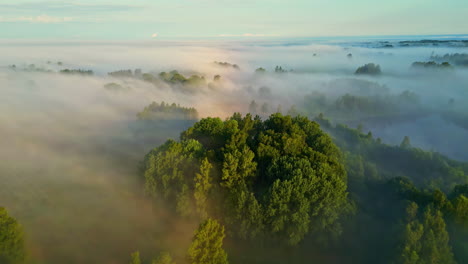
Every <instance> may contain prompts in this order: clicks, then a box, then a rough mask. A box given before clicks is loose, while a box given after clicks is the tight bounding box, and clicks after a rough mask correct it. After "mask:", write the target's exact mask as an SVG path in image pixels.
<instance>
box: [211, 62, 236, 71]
mask: <svg viewBox="0 0 468 264" xmlns="http://www.w3.org/2000/svg"><path fill="white" fill-rule="evenodd" d="M214 64H216V65H218V66H221V67H225V68H233V69H236V70H240V68H239V66H238V65H237V64H231V63H229V62H220V61H215V62H214Z"/></svg>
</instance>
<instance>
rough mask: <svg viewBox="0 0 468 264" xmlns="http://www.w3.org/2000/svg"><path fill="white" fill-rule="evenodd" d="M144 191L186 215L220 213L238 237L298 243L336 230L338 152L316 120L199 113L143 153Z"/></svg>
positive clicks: (342, 200) (340, 190)
mask: <svg viewBox="0 0 468 264" xmlns="http://www.w3.org/2000/svg"><path fill="white" fill-rule="evenodd" d="M144 178H145V191H146V193H147V194H148V195H150V196H153V197H156V198H162V199H163V200H165V201H167V202H168V205H170V206H171V207H172V208H173V209H174V210H175V211H176V212H178V213H179V214H180V215H181V216H185V217H198V218H205V217H207V216H208V217H220V218H221V219H220V221H221V222H222V223H223V224H225V225H226V228H227V233H228V234H229V235H232V236H235V237H236V238H239V239H254V238H255V237H258V236H263V237H266V238H269V239H277V241H281V242H283V243H285V244H289V245H295V244H298V243H299V242H301V241H302V240H303V239H304V238H305V236H306V235H307V234H313V235H312V237H313V238H317V239H319V238H323V235H324V234H328V235H329V234H334V235H339V233H340V221H339V219H340V217H341V216H342V215H343V214H344V213H345V212H346V208H347V206H348V199H347V190H346V189H347V182H346V173H345V170H344V166H343V164H342V163H341V154H340V151H339V150H338V148H337V147H336V146H335V145H334V144H333V142H332V140H331V138H330V137H329V136H328V135H327V134H325V133H324V132H323V131H322V130H321V129H320V127H319V125H318V124H317V123H316V122H312V121H309V120H308V119H307V118H306V117H302V116H296V117H291V116H283V115H282V114H279V113H277V114H273V115H271V116H270V117H269V118H268V119H267V120H265V121H262V120H261V119H260V118H259V117H256V118H252V116H251V115H250V114H247V115H246V116H245V117H242V116H241V115H240V114H234V115H233V116H232V117H230V118H228V119H227V120H225V121H222V120H221V119H219V118H204V119H201V120H200V121H199V122H197V123H195V124H194V125H193V126H192V127H191V128H189V129H188V130H186V131H185V132H183V133H182V135H181V140H180V141H174V140H169V141H167V142H166V143H165V144H163V145H162V146H160V147H157V148H155V149H153V150H152V151H151V152H150V153H148V154H147V155H146V157H145V163H144Z"/></svg>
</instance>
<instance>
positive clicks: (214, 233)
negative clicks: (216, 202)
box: [188, 219, 228, 264]
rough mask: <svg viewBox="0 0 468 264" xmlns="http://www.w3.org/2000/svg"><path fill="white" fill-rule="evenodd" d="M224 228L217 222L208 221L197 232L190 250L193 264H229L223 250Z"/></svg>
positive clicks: (189, 253) (190, 259)
mask: <svg viewBox="0 0 468 264" xmlns="http://www.w3.org/2000/svg"><path fill="white" fill-rule="evenodd" d="M224 236H225V235H224V227H223V226H222V225H220V224H219V223H218V222H217V221H216V220H213V219H208V220H206V221H205V222H203V223H202V224H201V225H200V227H199V228H198V230H197V231H196V232H195V236H194V237H193V240H192V244H191V245H190V248H189V250H188V257H189V261H190V263H191V264H227V263H228V260H227V254H226V252H225V251H224V249H223V240H224Z"/></svg>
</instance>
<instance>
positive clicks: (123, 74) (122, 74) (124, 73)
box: [107, 70, 135, 78]
mask: <svg viewBox="0 0 468 264" xmlns="http://www.w3.org/2000/svg"><path fill="white" fill-rule="evenodd" d="M107 75H109V76H112V77H119V78H132V77H135V76H134V75H133V73H132V70H119V71H113V72H109V73H107Z"/></svg>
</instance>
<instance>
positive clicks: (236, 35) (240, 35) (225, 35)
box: [218, 33, 279, 37]
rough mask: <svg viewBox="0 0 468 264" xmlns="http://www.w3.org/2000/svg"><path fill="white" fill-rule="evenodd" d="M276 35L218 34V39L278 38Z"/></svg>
mask: <svg viewBox="0 0 468 264" xmlns="http://www.w3.org/2000/svg"><path fill="white" fill-rule="evenodd" d="M278 36H279V35H276V34H253V33H244V34H219V35H218V37H278Z"/></svg>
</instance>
